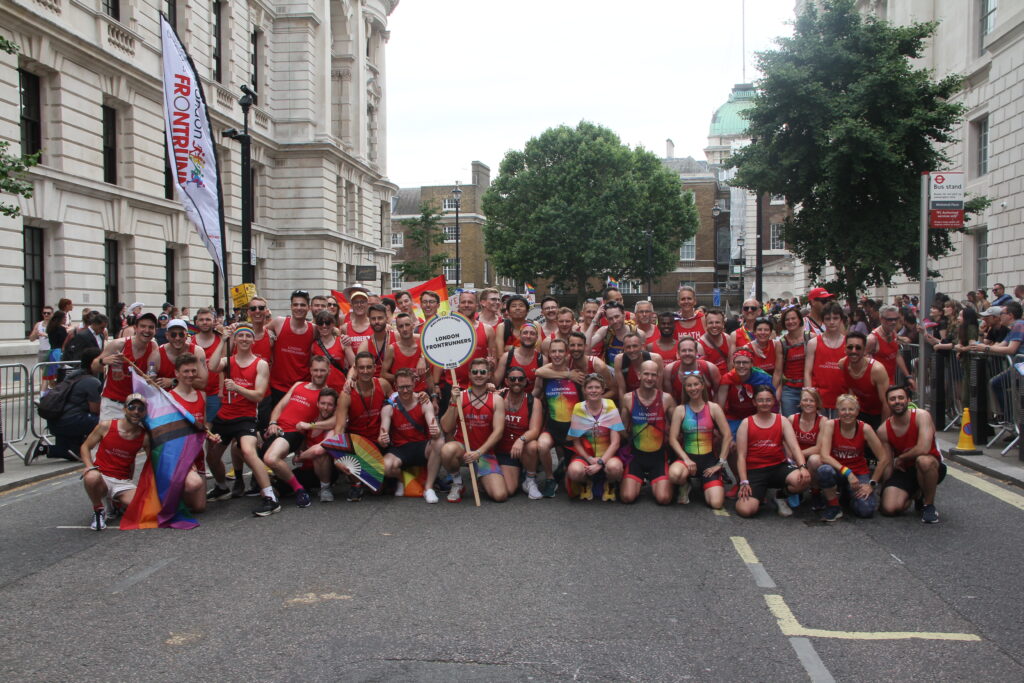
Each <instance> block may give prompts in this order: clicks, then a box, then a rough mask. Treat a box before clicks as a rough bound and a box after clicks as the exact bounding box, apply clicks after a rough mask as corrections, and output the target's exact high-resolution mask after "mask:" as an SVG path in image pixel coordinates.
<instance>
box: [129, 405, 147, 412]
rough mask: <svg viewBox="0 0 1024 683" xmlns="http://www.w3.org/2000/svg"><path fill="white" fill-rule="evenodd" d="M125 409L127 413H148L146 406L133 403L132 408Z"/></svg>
mask: <svg viewBox="0 0 1024 683" xmlns="http://www.w3.org/2000/svg"><path fill="white" fill-rule="evenodd" d="M124 409H125V412H128V413H144V412H146V406H144V405H142V404H141V403H133V404H131V405H130V406H125V407H124Z"/></svg>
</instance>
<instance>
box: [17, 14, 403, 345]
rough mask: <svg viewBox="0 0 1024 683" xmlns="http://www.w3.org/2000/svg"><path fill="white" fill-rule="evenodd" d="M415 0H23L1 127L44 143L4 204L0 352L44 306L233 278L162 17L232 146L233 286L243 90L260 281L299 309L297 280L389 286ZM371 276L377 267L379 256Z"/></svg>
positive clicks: (212, 287)
mask: <svg viewBox="0 0 1024 683" xmlns="http://www.w3.org/2000/svg"><path fill="white" fill-rule="evenodd" d="M397 4H398V0H322V1H317V0H292V1H287V0H286V1H285V2H281V3H275V4H270V3H266V2H264V1H263V0H6V1H5V2H4V3H3V4H2V5H0V27H2V28H0V35H3V37H5V38H7V39H8V40H10V41H12V42H14V43H16V44H17V45H18V46H19V48H20V51H19V53H18V54H14V55H9V54H0V93H2V95H0V139H3V140H7V141H9V142H10V143H11V148H10V151H11V152H14V153H20V152H22V151H23V152H26V153H28V152H35V151H39V152H40V153H41V163H40V164H39V165H38V166H36V167H34V168H33V169H31V171H30V172H29V174H28V179H29V181H30V182H31V184H32V186H33V188H34V195H33V196H32V197H31V198H30V199H18V198H14V197H12V196H10V195H4V196H3V197H2V199H3V201H5V202H7V203H11V202H12V201H13V202H17V203H18V205H19V206H20V208H21V212H22V215H21V216H20V217H18V218H15V219H11V218H0V244H2V245H3V259H2V261H0V362H7V361H5V360H4V358H12V357H16V356H25V355H28V354H30V353H31V352H32V348H31V345H28V344H26V343H25V342H24V341H21V340H23V339H24V338H25V335H26V334H27V329H28V327H27V326H28V325H30V324H31V323H32V322H33V321H34V320H38V319H39V308H40V307H41V306H42V305H43V304H49V305H54V304H56V303H57V300H58V299H59V298H60V297H67V298H70V299H71V300H72V301H73V302H74V305H75V309H74V311H73V317H74V318H75V319H79V317H80V315H81V309H82V308H83V307H88V308H92V309H100V310H104V311H106V310H107V309H108V308H109V307H111V306H112V305H113V304H114V303H116V302H117V301H122V302H127V303H130V302H134V301H141V302H143V303H144V304H146V306H147V307H148V308H150V309H156V310H158V309H159V306H160V304H161V303H163V302H164V301H171V302H172V303H174V304H176V305H178V306H188V307H190V308H191V309H192V310H193V311H194V310H195V308H197V307H199V306H204V305H211V304H212V303H213V302H214V299H215V291H217V292H218V294H217V295H216V296H219V295H220V294H219V292H220V291H222V290H223V283H221V282H218V281H217V280H218V279H219V276H217V275H215V273H214V266H213V262H212V260H211V258H210V256H209V254H208V252H207V251H206V249H205V248H204V247H203V246H202V244H201V242H200V241H199V239H198V237H197V235H196V234H195V232H194V230H193V228H192V226H191V224H190V223H189V222H188V221H187V220H186V219H185V216H184V212H183V211H182V209H181V206H180V204H179V203H178V201H177V200H175V199H174V198H173V197H174V195H173V189H172V188H171V186H170V184H169V181H168V179H167V177H168V176H167V173H166V170H165V169H167V168H168V167H167V161H166V152H165V145H164V137H163V136H164V133H163V129H164V124H163V113H162V112H163V108H162V91H161V80H160V78H161V47H160V34H159V13H160V12H163V13H165V14H166V15H167V16H168V17H169V19H170V20H171V21H172V23H173V24H174V25H175V27H176V30H177V33H178V35H179V37H180V38H181V41H182V43H183V44H184V46H185V49H186V50H187V51H188V52H189V54H190V55H191V57H192V59H193V61H194V63H195V66H196V70H197V71H198V73H199V76H200V78H201V80H202V84H203V88H204V90H205V95H206V99H207V104H208V106H209V109H210V117H211V125H212V130H211V134H212V135H213V136H214V138H215V140H216V143H217V152H218V157H219V167H220V174H221V179H222V185H223V194H224V213H225V222H226V228H227V234H228V252H229V274H228V280H229V284H239V283H240V282H241V265H242V258H241V234H240V232H241V231H240V222H241V214H242V206H241V196H242V195H241V187H242V182H241V165H240V149H239V145H238V143H237V142H235V141H233V140H231V139H229V138H226V137H223V136H222V133H223V131H224V130H226V129H229V128H236V129H241V128H242V125H243V120H242V111H241V108H240V107H239V104H238V99H239V97H240V96H241V94H242V93H241V91H240V89H239V86H240V85H242V84H245V85H246V86H247V87H249V88H251V89H252V90H253V91H254V92H255V93H256V98H255V99H256V101H255V103H254V105H253V106H252V108H251V110H250V115H249V121H248V123H249V132H250V133H251V135H252V183H253V189H254V191H253V201H252V205H251V208H252V211H253V237H252V255H253V263H254V264H255V267H256V278H255V280H256V285H257V289H258V291H259V292H260V294H261V295H263V296H266V297H267V298H268V299H269V300H270V303H271V307H272V308H274V309H276V310H277V311H278V312H281V313H286V311H287V302H288V294H289V292H290V291H291V290H292V289H294V288H296V287H302V288H304V289H309V290H311V291H313V292H325V291H327V290H329V289H331V288H343V287H345V286H348V285H351V284H356V283H357V280H356V266H375V273H374V279H373V280H371V281H366V280H364V281H361V282H360V284H364V285H367V286H369V287H371V288H374V289H378V288H380V287H381V286H382V283H383V282H382V281H383V278H384V277H387V279H388V282H387V284H388V285H390V271H391V257H392V255H393V253H394V252H393V250H392V248H391V237H390V232H391V227H390V222H391V221H390V208H391V197H392V196H393V194H394V193H395V191H396V190H397V187H396V186H395V185H394V184H392V183H391V182H389V181H388V179H387V173H386V168H385V161H386V124H385V122H386V95H385V93H386V84H387V82H386V70H385V51H386V50H385V48H386V45H387V41H388V37H389V34H388V30H387V20H388V16H389V15H390V14H391V12H392V11H393V10H394V9H395V6H396V5H397ZM361 270H362V272H361V273H360V274H361V275H363V276H364V277H366V276H368V274H369V273H368V271H367V269H361Z"/></svg>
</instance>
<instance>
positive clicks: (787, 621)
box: [764, 595, 981, 642]
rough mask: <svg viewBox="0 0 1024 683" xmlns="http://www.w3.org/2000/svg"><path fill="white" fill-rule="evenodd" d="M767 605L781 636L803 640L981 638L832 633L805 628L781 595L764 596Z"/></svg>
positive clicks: (909, 633) (970, 635)
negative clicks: (801, 638) (776, 622)
mask: <svg viewBox="0 0 1024 683" xmlns="http://www.w3.org/2000/svg"><path fill="white" fill-rule="evenodd" d="M764 601H765V602H766V603H768V609H769V610H771V612H772V614H773V615H774V616H775V619H776V621H778V624H779V629H780V630H781V631H782V634H783V635H785V636H790V637H797V638H799V637H804V638H839V639H843V640H958V641H966V642H977V641H980V640H981V638H980V637H978V636H976V635H974V634H973V633H930V632H927V631H832V630H828V629H823V628H806V627H804V626H801V625H800V622H798V621H797V620H796V617H795V616H794V615H793V612H792V610H790V609H789V605H787V604H786V601H785V600H784V599H783V598H782V596H781V595H766V596H764Z"/></svg>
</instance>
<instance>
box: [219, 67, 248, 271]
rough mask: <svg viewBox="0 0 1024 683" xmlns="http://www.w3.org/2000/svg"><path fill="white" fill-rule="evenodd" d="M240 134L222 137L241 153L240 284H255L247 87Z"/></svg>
mask: <svg viewBox="0 0 1024 683" xmlns="http://www.w3.org/2000/svg"><path fill="white" fill-rule="evenodd" d="M241 90H242V96H241V97H240V98H238V104H239V106H241V107H242V132H238V130H236V129H234V128H229V129H227V130H226V131H224V132H223V133H222V135H223V136H224V137H227V138H231V139H232V140H238V142H239V144H240V145H241V148H242V149H241V151H242V282H243V283H246V282H251V283H254V284H255V282H256V269H255V266H254V265H253V262H252V136H250V135H249V108H250V107H252V103H253V101H254V100H255V96H256V93H254V92H253V91H252V90H251V89H250V88H249V86H247V85H243V86H241Z"/></svg>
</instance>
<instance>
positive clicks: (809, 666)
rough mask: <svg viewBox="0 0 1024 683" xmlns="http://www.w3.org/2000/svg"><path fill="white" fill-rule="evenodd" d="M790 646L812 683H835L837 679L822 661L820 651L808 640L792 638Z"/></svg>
mask: <svg viewBox="0 0 1024 683" xmlns="http://www.w3.org/2000/svg"><path fill="white" fill-rule="evenodd" d="M789 644H790V645H792V646H793V649H794V650H795V651H796V656H797V658H799V659H800V663H801V664H803V667H804V671H806V672H807V675H808V676H810V677H811V683H835V682H836V679H835V678H833V677H832V674H831V673H829V670H828V668H826V666H825V662H823V661H821V657H819V656H818V651H817V650H815V649H814V645H812V644H811V641H810V640H809V639H807V638H790V639H789Z"/></svg>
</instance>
